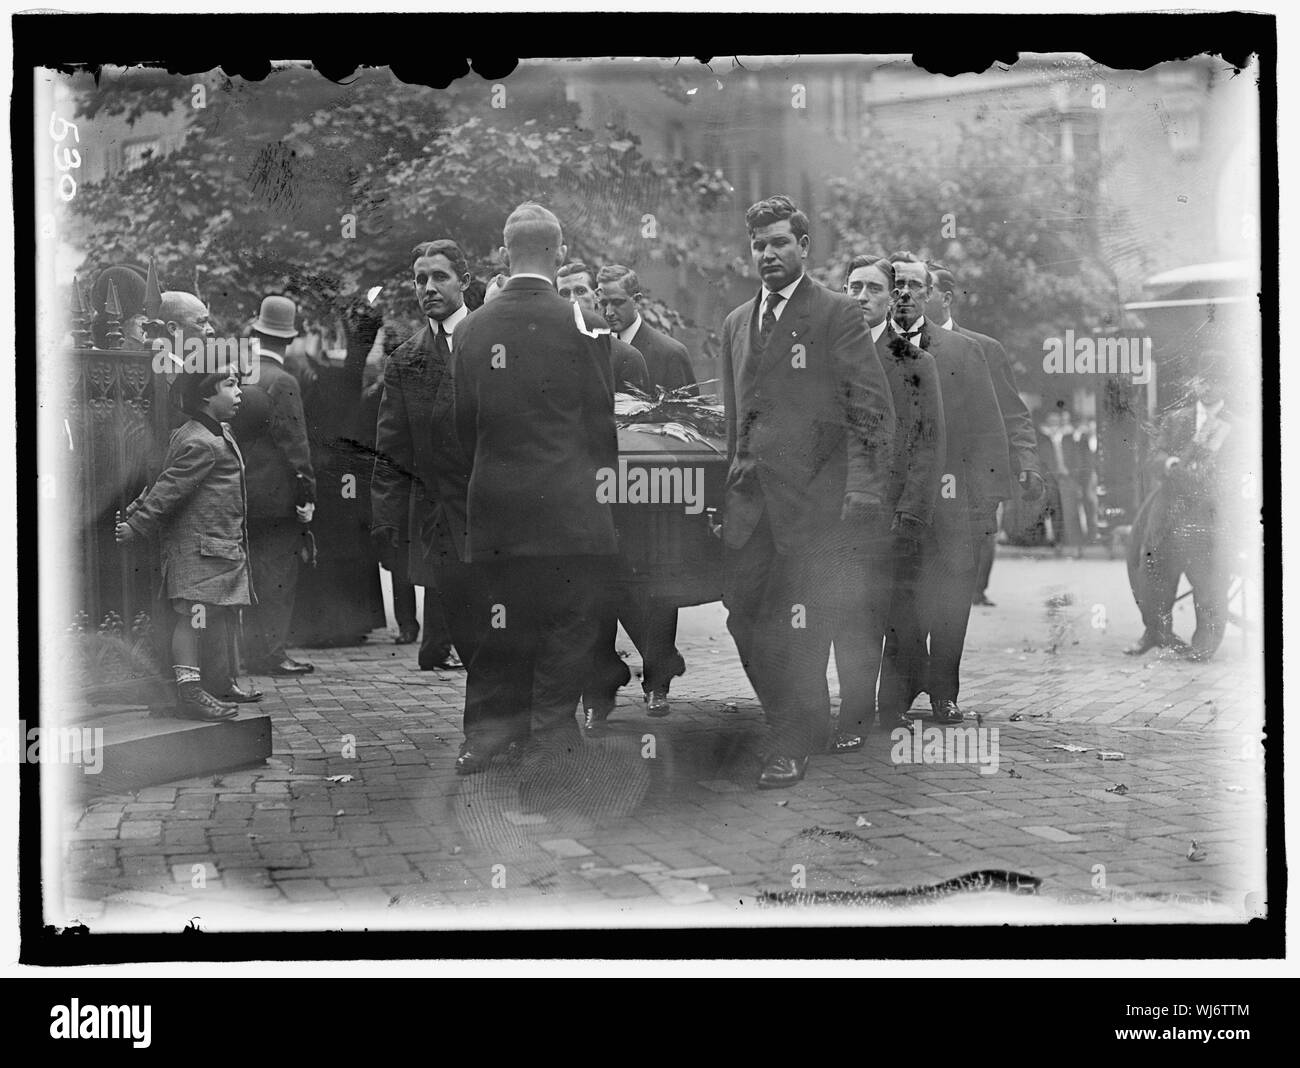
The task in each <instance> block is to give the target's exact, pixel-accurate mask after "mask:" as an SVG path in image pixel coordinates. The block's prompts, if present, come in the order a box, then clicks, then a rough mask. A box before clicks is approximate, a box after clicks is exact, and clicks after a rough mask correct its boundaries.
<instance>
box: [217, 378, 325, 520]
mask: <svg viewBox="0 0 1300 1068" xmlns="http://www.w3.org/2000/svg"><path fill="white" fill-rule="evenodd" d="M258 361H259V365H258V379H257V381H256V382H249V383H247V384H245V385H243V386H241V392H242V394H243V403H242V404H241V405H240V408H239V412H238V413H237V414H236V415H235V418H234V419H233V420H231V423H230V428H231V430H232V431H233V432H234V435H235V440H236V441H238V442H239V448H240V451H241V452H242V453H243V454H244V466H245V468H246V470H247V472H248V517H249V519H292V518H293V517H294V509H295V507H296V506H297V503H298V483H297V476H298V475H302V476H303V477H304V478H305V479H306V480H307V484H308V487H309V488H310V491H311V496H312V499H313V500H315V496H316V476H315V474H314V472H313V470H312V465H311V447H310V446H309V445H308V443H307V421H306V419H304V418H303V412H302V396H301V393H300V391H299V388H298V380H297V379H295V378H294V377H293V375H291V374H290V373H289V372H288V371H286V370H285V369H284V368H283V367H281V366H280V364H279V363H277V362H276V361H275V360H274V359H273V358H272V357H270V356H267V355H265V354H263V355H261V356H259V357H258Z"/></svg>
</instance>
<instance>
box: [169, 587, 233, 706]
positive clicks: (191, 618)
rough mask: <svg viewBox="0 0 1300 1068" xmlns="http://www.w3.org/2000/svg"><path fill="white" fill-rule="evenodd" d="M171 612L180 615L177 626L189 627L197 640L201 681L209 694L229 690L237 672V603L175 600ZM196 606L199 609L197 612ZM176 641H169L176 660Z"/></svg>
mask: <svg viewBox="0 0 1300 1068" xmlns="http://www.w3.org/2000/svg"><path fill="white" fill-rule="evenodd" d="M171 607H172V611H173V612H174V613H175V614H176V615H178V616H179V617H180V619H179V621H178V624H177V625H178V626H182V627H185V628H188V629H191V630H192V631H193V632H194V635H195V637H196V638H197V639H198V653H199V655H198V657H197V658H196V659H197V661H198V662H197V664H193V665H191V666H195V667H198V668H199V671H200V678H201V684H202V686H203V688H204V689H205V690H207V691H208V693H210V694H216V695H222V694H227V693H229V692H230V689H231V687H232V686H234V685H235V682H236V676H237V675H238V673H239V650H238V648H237V647H236V620H237V618H238V613H239V606H238V605H218V604H205V603H203V602H199V601H190V600H184V599H181V598H177V599H174V600H173V601H172V602H171ZM196 609H200V610H201V612H202V614H201V615H199V614H197V612H196ZM176 659H177V657H176V642H175V640H173V642H172V660H173V661H176Z"/></svg>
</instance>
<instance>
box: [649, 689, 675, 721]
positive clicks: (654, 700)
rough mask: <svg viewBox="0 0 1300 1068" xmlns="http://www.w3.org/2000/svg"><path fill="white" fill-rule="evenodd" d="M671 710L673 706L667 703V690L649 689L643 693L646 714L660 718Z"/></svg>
mask: <svg viewBox="0 0 1300 1068" xmlns="http://www.w3.org/2000/svg"><path fill="white" fill-rule="evenodd" d="M672 710H673V706H672V705H671V704H669V703H668V691H667V690H651V691H650V692H649V693H648V694H646V695H645V711H646V715H647V716H653V717H654V718H655V719H661V718H663V717H664V716H666V715H668V713H670V712H671V711H672Z"/></svg>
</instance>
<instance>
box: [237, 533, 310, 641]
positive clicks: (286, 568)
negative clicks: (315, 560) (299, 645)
mask: <svg viewBox="0 0 1300 1068" xmlns="http://www.w3.org/2000/svg"><path fill="white" fill-rule="evenodd" d="M301 547H302V524H300V523H298V522H297V521H296V520H294V519H287V520H281V519H270V520H266V519H263V520H256V521H253V522H250V523H249V524H248V550H249V563H250V566H251V569H252V575H253V589H254V590H255V591H256V593H257V603H256V604H255V605H251V606H250V607H249V608H248V609H247V610H246V611H245V614H244V640H245V643H246V646H245V647H246V650H247V652H248V658H249V661H250V662H251V663H255V664H267V663H276V662H278V661H280V660H282V659H283V658H284V656H285V649H284V643H285V640H286V639H287V638H288V635H289V624H290V623H291V621H292V620H293V599H294V594H295V592H296V591H297V587H298V563H299V558H298V552H299V550H300V549H301Z"/></svg>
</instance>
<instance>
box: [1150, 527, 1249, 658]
mask: <svg viewBox="0 0 1300 1068" xmlns="http://www.w3.org/2000/svg"><path fill="white" fill-rule="evenodd" d="M1220 542H1221V535H1220V534H1219V533H1218V532H1217V531H1215V530H1213V529H1211V527H1210V526H1209V525H1208V524H1203V523H1201V522H1197V521H1195V520H1193V521H1191V522H1180V523H1177V524H1175V525H1174V526H1173V527H1172V529H1171V530H1170V531H1169V533H1168V534H1166V535H1165V537H1164V539H1163V540H1162V541H1161V543H1160V544H1159V545H1158V546H1157V547H1156V548H1155V549H1153V550H1152V551H1151V553H1150V555H1149V557H1148V559H1147V561H1145V566H1147V567H1148V569H1149V570H1148V586H1147V591H1148V603H1147V605H1145V606H1144V612H1143V615H1144V620H1143V622H1145V623H1146V625H1147V627H1148V628H1153V629H1155V630H1156V631H1157V632H1158V633H1160V634H1162V635H1167V636H1168V635H1172V633H1173V609H1174V599H1175V598H1176V597H1177V595H1178V580H1179V579H1180V578H1181V577H1182V576H1183V575H1184V574H1186V575H1187V581H1188V584H1189V585H1190V586H1191V587H1192V603H1193V605H1194V606H1195V610H1196V631H1195V633H1194V634H1193V635H1192V648H1193V649H1195V650H1196V651H1197V652H1198V653H1205V654H1206V655H1209V654H1212V653H1214V652H1216V651H1217V650H1218V648H1219V645H1220V644H1221V643H1222V642H1223V635H1224V631H1225V629H1226V627H1227V622H1228V586H1229V583H1230V582H1231V574H1230V567H1229V565H1228V562H1227V561H1226V560H1225V559H1224V557H1223V552H1222V546H1221V544H1220ZM1153 624H1154V627H1153Z"/></svg>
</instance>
